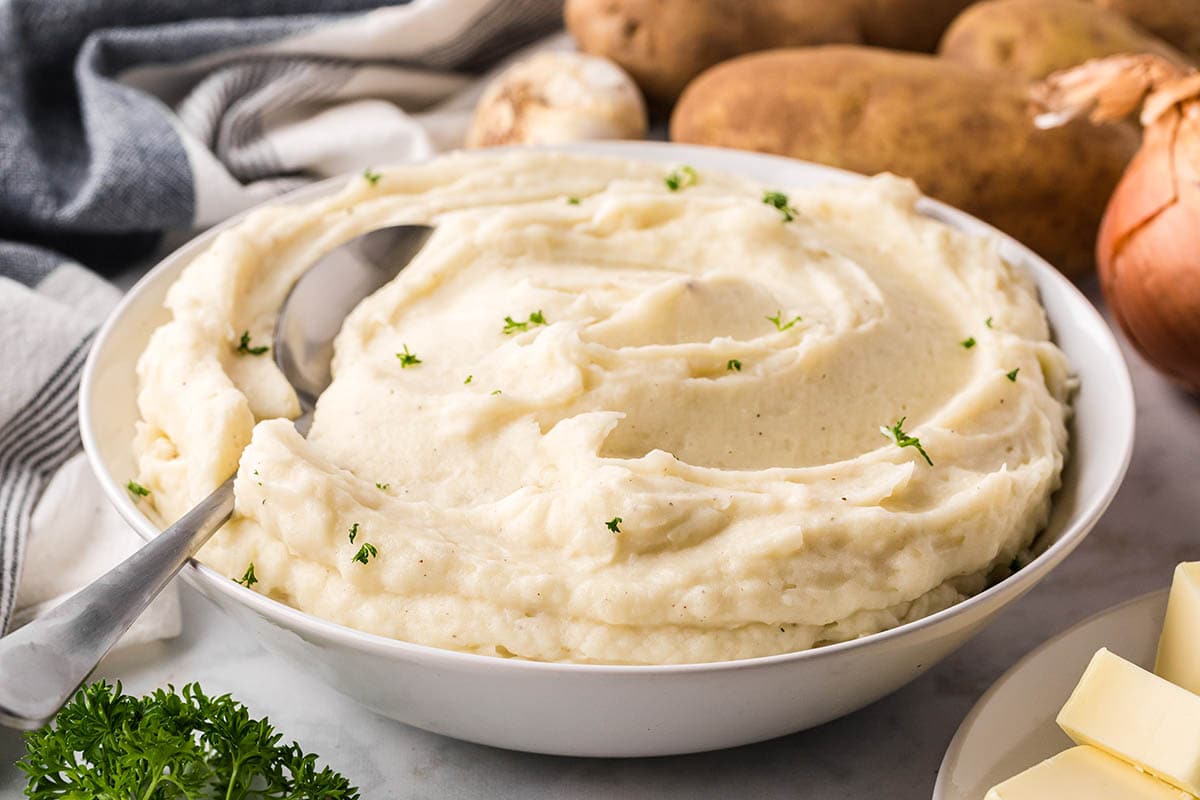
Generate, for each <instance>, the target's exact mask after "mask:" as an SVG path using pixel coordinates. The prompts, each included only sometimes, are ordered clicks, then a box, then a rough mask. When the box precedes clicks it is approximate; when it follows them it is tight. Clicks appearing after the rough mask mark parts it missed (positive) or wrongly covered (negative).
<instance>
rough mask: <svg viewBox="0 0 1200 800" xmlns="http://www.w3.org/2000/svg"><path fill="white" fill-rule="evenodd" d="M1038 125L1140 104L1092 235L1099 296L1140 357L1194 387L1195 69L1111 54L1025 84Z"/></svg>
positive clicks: (1199, 342) (1199, 282)
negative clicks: (1138, 132)
mask: <svg viewBox="0 0 1200 800" xmlns="http://www.w3.org/2000/svg"><path fill="white" fill-rule="evenodd" d="M1033 97H1034V100H1035V103H1036V105H1037V107H1038V110H1040V111H1041V112H1042V113H1040V114H1039V116H1038V118H1037V122H1038V125H1040V126H1042V127H1051V126H1054V125H1060V124H1063V123H1064V122H1066V121H1067V120H1068V119H1071V118H1072V117H1075V116H1079V115H1081V114H1083V113H1089V114H1090V116H1091V118H1092V119H1093V120H1094V121H1096V122H1105V121H1109V120H1115V119H1119V118H1121V117H1124V116H1126V115H1128V114H1130V113H1132V112H1133V111H1134V110H1136V109H1137V108H1138V107H1139V106H1141V109H1142V111H1141V116H1140V121H1141V124H1142V126H1143V128H1144V129H1145V135H1144V137H1143V139H1142V146H1141V149H1140V150H1139V151H1138V153H1137V155H1135V156H1134V158H1133V160H1132V161H1131V162H1130V163H1129V166H1128V167H1127V168H1126V169H1125V174H1124V175H1123V176H1122V178H1121V181H1120V183H1118V184H1117V188H1116V190H1115V191H1114V192H1113V195H1112V197H1111V198H1110V199H1109V202H1108V207H1107V209H1106V210H1105V213H1104V219H1103V220H1102V221H1101V223H1100V235H1099V237H1098V239H1097V243H1096V263H1097V266H1098V268H1099V273H1100V287H1101V289H1102V291H1103V292H1104V299H1105V300H1106V301H1107V303H1108V305H1109V308H1111V309H1112V313H1113V316H1114V317H1115V318H1116V321H1117V323H1118V324H1119V325H1120V326H1121V329H1122V330H1123V331H1124V332H1125V334H1126V336H1128V338H1129V341H1130V342H1131V343H1132V344H1133V346H1134V347H1135V348H1137V350H1138V352H1140V353H1141V354H1142V355H1143V356H1144V357H1145V358H1146V360H1147V361H1149V362H1150V363H1151V364H1152V365H1154V366H1155V367H1157V368H1158V369H1159V370H1161V371H1162V372H1163V373H1165V374H1166V375H1168V376H1169V377H1171V378H1173V379H1175V380H1176V381H1178V382H1179V383H1181V384H1182V385H1183V386H1185V387H1187V388H1188V389H1190V390H1191V391H1193V392H1200V73H1197V72H1196V71H1195V70H1192V69H1187V68H1183V67H1180V66H1177V65H1175V64H1172V63H1170V62H1167V61H1164V60H1163V59H1161V58H1158V57H1157V56H1113V57H1110V58H1103V59H1097V60H1095V61H1089V62H1087V63H1085V64H1082V65H1081V66H1078V67H1075V68H1073V69H1069V70H1064V71H1062V72H1058V73H1055V74H1053V75H1051V76H1050V77H1048V78H1047V79H1046V80H1045V81H1043V82H1042V83H1041V84H1038V85H1037V86H1035V87H1034V89H1033Z"/></svg>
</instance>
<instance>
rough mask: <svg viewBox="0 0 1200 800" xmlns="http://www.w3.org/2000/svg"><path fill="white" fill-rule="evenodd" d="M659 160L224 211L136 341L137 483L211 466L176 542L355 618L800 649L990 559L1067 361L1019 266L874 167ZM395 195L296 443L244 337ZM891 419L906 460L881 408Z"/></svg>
mask: <svg viewBox="0 0 1200 800" xmlns="http://www.w3.org/2000/svg"><path fill="white" fill-rule="evenodd" d="M668 171H669V169H668V168H664V167H663V166H661V165H653V164H643V163H634V162H628V161H623V160H613V159H602V158H593V157H585V156H573V155H547V154H525V155H504V156H482V157H479V156H476V157H468V156H456V157H450V158H445V159H442V160H438V161H434V162H432V163H429V164H426V165H421V166H413V167H405V168H397V169H395V170H392V171H384V172H383V176H382V178H381V179H379V180H378V181H375V182H372V181H369V180H366V179H363V178H356V179H353V180H351V181H350V184H349V185H348V186H347V187H346V188H345V190H343V191H342V192H340V193H338V194H337V195H335V196H333V197H330V198H327V199H322V200H319V201H315V202H310V203H307V204H303V205H293V206H287V207H276V208H266V209H262V210H259V211H255V212H254V213H252V214H251V215H249V216H248V217H247V218H246V219H245V220H244V221H242V222H240V223H239V224H237V225H236V226H234V227H232V228H230V229H229V230H227V231H225V232H224V233H222V234H221V235H220V236H219V237H217V239H216V240H215V241H214V242H213V243H212V244H211V245H210V246H209V247H208V248H207V249H206V250H204V251H203V252H202V253H200V254H199V255H198V256H197V257H196V258H195V259H194V261H193V262H192V263H191V264H190V265H189V266H188V267H187V268H186V270H185V271H184V273H183V275H182V277H180V279H179V280H178V282H177V283H176V284H175V285H174V286H173V288H172V289H171V291H170V293H169V296H168V300H167V308H168V310H169V312H170V316H171V319H170V321H169V322H167V323H166V324H164V325H163V326H162V327H160V328H159V329H158V330H157V331H156V332H155V333H154V335H153V337H152V338H151V341H150V344H149V346H148V347H147V349H146V351H145V353H144V354H143V356H142V357H141V360H140V362H139V364H138V375H139V380H140V387H139V405H140V410H141V415H142V420H143V421H142V422H141V423H140V426H139V431H138V434H137V438H136V442H135V451H136V455H137V459H138V466H139V475H138V477H137V479H138V480H139V481H140V482H141V483H143V484H144V485H145V486H146V487H148V488H149V489H150V490H151V493H152V494H151V496H150V498H149V502H150V503H151V504H152V505H153V507H154V511H155V513H156V514H157V515H158V516H159V517H160V519H161V520H162V521H164V522H165V521H169V520H172V519H174V518H176V517H178V516H179V515H180V514H181V513H183V512H184V511H185V510H186V509H187V508H188V507H189V506H190V505H191V504H192V503H194V502H195V501H197V500H198V499H200V498H201V497H203V496H204V495H205V494H206V493H207V492H209V491H210V490H211V489H212V488H214V487H215V486H216V485H217V484H218V483H220V482H221V481H222V480H223V479H225V478H226V477H227V476H228V475H230V474H232V473H233V472H234V471H235V470H237V482H236V493H237V505H236V511H235V514H234V518H233V519H232V521H230V522H229V523H228V524H227V525H226V526H225V527H224V528H223V529H222V530H221V531H220V532H219V533H218V534H217V535H216V536H215V537H214V539H213V540H212V541H211V542H210V543H209V544H208V545H207V546H205V548H204V549H203V551H202V553H201V558H202V559H203V560H204V561H205V562H207V563H208V564H210V565H212V566H213V567H215V568H217V569H218V570H220V571H221V572H223V573H224V574H226V575H228V576H229V577H231V578H238V577H241V576H242V575H243V573H244V572H245V570H246V568H247V566H248V565H249V564H251V563H253V565H254V568H255V575H256V577H257V580H258V583H257V584H255V585H254V587H253V588H254V589H255V590H257V591H260V592H263V593H265V594H268V595H270V596H271V597H274V598H277V599H279V600H281V601H283V602H286V603H289V604H291V605H293V606H295V607H297V608H299V609H302V610H304V611H307V612H310V613H312V614H315V615H317V616H320V617H323V618H325V619H329V620H332V621H334V622H338V623H342V624H344V625H349V626H352V627H354V628H358V629H361V630H364V631H370V632H372V633H377V634H382V635H384V636H390V637H395V638H399V639H404V640H407V641H411V642H418V643H422V644H427V645H433V646H436V647H443V648H452V649H456V650H463V651H469V652H476V653H483V654H489V655H502V656H518V657H522V658H528V659H537V660H545V661H572V662H602V663H633V664H666V663H679V662H700V661H712V660H721V659H736V658H746V657H752V656H760V655H766V654H771V653H781V652H787V651H793V650H800V649H804V648H809V647H813V646H815V645H819V644H822V643H828V642H834V641H840V640H845V639H849V638H853V637H856V636H861V635H864V634H868V633H872V632H876V631H880V630H884V629H886V628H889V627H892V626H895V625H897V624H900V623H902V622H905V621H908V620H912V619H916V618H919V617H921V616H924V615H927V614H929V613H932V612H934V611H937V610H939V609H942V608H945V607H947V606H950V605H952V604H954V603H956V602H958V601H960V600H962V599H963V598H964V597H967V596H969V595H971V594H972V593H975V592H978V591H979V590H981V589H982V588H983V587H984V586H985V585H986V583H987V580H988V579H989V576H992V577H995V576H996V575H998V574H1003V571H1004V570H1005V569H1006V568H1007V565H1008V564H1009V563H1010V561H1011V560H1012V559H1013V557H1014V555H1016V554H1017V553H1018V552H1019V551H1021V550H1022V549H1023V548H1025V547H1027V546H1028V545H1029V543H1030V541H1031V540H1032V538H1033V537H1034V535H1035V534H1036V533H1037V532H1038V530H1039V529H1040V528H1041V527H1042V526H1043V525H1044V524H1045V522H1046V519H1047V515H1048V511H1049V504H1050V497H1051V494H1052V493H1053V492H1054V490H1055V489H1056V488H1057V487H1058V485H1059V476H1060V472H1061V469H1062V466H1063V458H1064V454H1065V452H1066V448H1067V431H1066V427H1065V419H1066V416H1067V413H1068V406H1067V399H1068V394H1069V390H1070V384H1071V381H1070V378H1069V371H1068V365H1067V363H1066V361H1065V359H1064V356H1063V354H1062V353H1061V352H1060V351H1059V350H1058V348H1057V347H1055V346H1054V345H1053V344H1052V343H1051V342H1050V340H1049V334H1048V329H1047V323H1046V319H1045V315H1044V313H1043V310H1042V308H1041V306H1040V305H1039V303H1038V300H1037V297H1036V292H1035V289H1034V287H1033V285H1032V283H1031V281H1030V280H1029V278H1028V277H1027V276H1025V275H1024V274H1023V273H1022V272H1020V271H1018V270H1015V269H1013V268H1011V267H1010V266H1009V265H1008V264H1006V263H1005V262H1004V261H1003V260H1002V259H1001V258H1000V257H999V256H998V255H997V252H996V249H995V246H994V243H992V242H990V241H986V240H982V239H978V238H974V237H970V236H967V235H964V234H961V233H957V232H955V231H953V230H951V229H949V228H948V227H946V226H945V225H943V224H941V223H938V222H936V221H933V220H930V219H926V218H924V217H922V216H920V215H918V214H917V213H916V212H915V211H914V205H915V203H916V201H917V199H918V194H917V193H916V191H915V190H914V188H913V186H912V185H911V184H910V183H908V182H905V181H901V180H898V179H895V178H892V177H887V176H882V177H878V178H875V179H872V180H870V181H868V182H864V183H862V184H856V185H852V186H849V187H829V188H822V189H817V190H803V191H796V190H792V191H788V187H762V186H759V185H754V184H750V183H747V182H744V181H741V180H737V179H734V178H732V177H728V176H724V175H720V174H717V173H712V172H708V171H701V172H700V175H699V181H698V183H697V184H695V185H692V186H687V187H685V188H682V189H680V190H679V191H670V190H669V189H668V188H667V187H666V186H665V185H664V181H663V178H664V175H665V174H666V173H667V172H668ZM764 188H770V189H782V190H784V191H787V192H788V202H789V204H790V206H791V207H792V208H794V210H795V214H794V217H795V218H794V220H792V221H786V220H785V218H784V214H783V213H781V211H780V210H778V209H776V208H773V207H772V206H770V205H768V204H764V203H763V202H762V196H763V191H764ZM573 199H577V200H578V202H574V201H573ZM400 222H422V223H425V222H427V223H431V224H434V225H436V226H437V232H436V233H435V235H434V236H433V238H432V239H431V240H430V242H429V244H428V245H427V246H426V248H425V249H424V250H423V251H422V252H421V253H420V254H419V255H418V257H417V258H416V260H415V261H413V262H412V264H411V265H410V266H409V267H408V268H407V269H406V270H405V271H404V272H403V273H402V274H401V275H400V277H399V278H398V279H396V280H395V281H393V282H392V283H391V284H389V285H388V286H386V287H384V288H383V289H381V290H380V291H379V292H377V293H376V294H374V295H373V296H371V297H370V298H368V299H367V300H365V301H364V302H363V303H362V304H361V305H359V307H358V308H357V309H355V311H354V312H353V313H352V314H351V315H350V317H349V318H348V319H347V320H346V323H345V326H344V327H343V329H342V332H341V334H340V336H339V338H338V340H337V343H336V357H335V361H334V381H333V384H332V385H331V386H330V387H329V389H328V390H327V391H326V392H325V393H324V394H323V395H322V396H321V398H320V401H319V404H318V407H317V411H316V417H315V421H314V424H313V427H312V431H311V434H310V436H309V438H308V439H307V440H305V439H304V438H302V437H301V436H300V435H299V434H297V433H296V431H295V429H294V428H293V427H292V425H291V423H290V422H289V421H288V420H287V419H286V418H288V417H293V416H295V415H296V414H297V413H298V406H297V402H296V398H295V396H294V394H293V393H292V391H291V389H290V387H289V386H288V385H287V383H286V381H285V380H284V379H283V377H282V375H281V374H280V373H279V372H278V370H277V369H276V368H275V366H274V363H273V361H272V359H271V356H270V354H269V353H268V354H264V355H262V356H254V355H250V354H247V353H244V352H243V353H239V352H238V349H237V345H238V343H239V340H240V336H241V334H242V332H243V331H248V332H249V334H250V337H251V339H250V341H251V342H252V343H253V344H267V343H269V341H270V335H271V330H272V326H273V323H274V320H275V316H276V313H277V311H278V309H279V306H280V304H281V303H282V301H283V298H284V296H285V294H286V292H287V290H288V288H289V287H290V285H291V284H292V282H293V281H294V280H295V279H296V278H297V277H298V276H299V275H300V274H301V273H302V272H303V271H304V270H305V269H306V268H307V267H308V266H309V265H310V264H311V263H312V262H313V261H314V260H315V259H316V258H317V257H319V256H320V255H321V254H323V253H324V252H326V251H328V250H329V249H330V248H332V247H334V246H336V245H337V244H339V243H341V242H343V241H346V240H347V239H350V238H352V237H354V236H356V235H359V234H361V233H364V232H366V231H369V230H372V229H374V228H378V227H381V226H384V225H388V224H393V223H400ZM772 317H773V318H775V319H769V318H772ZM506 318H509V319H510V320H511V321H512V322H513V323H520V324H515V325H513V324H508V325H507V328H508V331H507V332H506V331H505V328H506ZM531 318H532V321H531ZM539 320H544V324H539ZM966 342H973V344H972V345H971V346H967V345H966V344H965V343H966ZM406 352H407V353H410V354H412V356H414V357H415V358H416V359H419V363H415V362H414V361H413V359H406V360H402V359H400V358H398V357H397V353H401V354H403V353H406ZM406 362H407V363H406ZM901 417H904V418H905V422H904V425H903V431H904V432H905V433H906V434H909V435H911V436H915V437H918V438H919V440H920V443H921V445H922V447H923V448H924V450H925V452H926V453H927V454H928V456H929V458H930V460H932V462H933V463H932V466H931V465H929V464H927V463H926V462H925V460H924V459H923V458H922V455H921V453H920V452H919V451H918V449H917V448H916V447H913V446H907V447H900V446H898V445H897V443H896V442H894V441H893V440H892V439H891V438H889V437H887V436H885V435H884V434H883V433H882V432H881V430H880V428H881V426H884V427H890V426H892V425H894V424H895V423H896V422H897V420H899V419H900V418H901ZM618 519H619V521H617V520H618ZM352 529H353V530H354V531H355V541H353V542H352V541H351V540H350V538H351V537H350V531H351V530H352ZM364 543H368V544H371V545H372V546H374V548H375V549H376V551H377V555H375V556H374V557H368V558H367V559H366V563H362V561H361V560H358V561H356V560H354V557H355V555H356V554H357V553H358V552H359V550H360V548H361V547H362V545H363V544H364Z"/></svg>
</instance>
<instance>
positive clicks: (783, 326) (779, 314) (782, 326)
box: [767, 309, 804, 331]
mask: <svg viewBox="0 0 1200 800" xmlns="http://www.w3.org/2000/svg"><path fill="white" fill-rule="evenodd" d="M803 319H804V317H801V316H800V315H799V314H797V315H796V316H794V317H792V318H791V319H790V320H788V321H787V322H784V321H783V309H779V310H778V311H776V312H775V316H773V317H767V320H768V321H770V322H774V323H775V330H777V331H786V330H787V329H788V328H790V327H792V326H793V325H795V324H796V323H797V322H800V321H801V320H803Z"/></svg>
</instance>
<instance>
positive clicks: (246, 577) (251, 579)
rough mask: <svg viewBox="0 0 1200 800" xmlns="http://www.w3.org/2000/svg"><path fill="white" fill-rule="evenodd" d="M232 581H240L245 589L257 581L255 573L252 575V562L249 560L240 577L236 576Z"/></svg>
mask: <svg viewBox="0 0 1200 800" xmlns="http://www.w3.org/2000/svg"><path fill="white" fill-rule="evenodd" d="M234 583H240V584H241V585H242V586H245V587H246V588H247V589H249V588H250V587H251V586H253V585H254V584H256V583H258V578H257V577H255V575H254V562H253V561H251V562H250V565H249V566H247V567H246V571H245V572H243V573H242V577H240V578H238V579H237V580H236V581H234Z"/></svg>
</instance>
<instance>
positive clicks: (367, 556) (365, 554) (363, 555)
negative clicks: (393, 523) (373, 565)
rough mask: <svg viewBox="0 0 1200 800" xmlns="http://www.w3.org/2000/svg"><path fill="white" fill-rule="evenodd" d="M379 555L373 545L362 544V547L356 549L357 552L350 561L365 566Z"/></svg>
mask: <svg viewBox="0 0 1200 800" xmlns="http://www.w3.org/2000/svg"><path fill="white" fill-rule="evenodd" d="M378 555H379V551H378V550H376V549H375V545H373V544H371V543H370V542H363V544H362V547H360V548H358V552H357V553H355V554H354V558H352V559H350V560H351V561H357V562H358V563H360V564H365V563H367V562H368V561H370V560H371V559H372V558H375V557H376V556H378Z"/></svg>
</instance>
